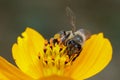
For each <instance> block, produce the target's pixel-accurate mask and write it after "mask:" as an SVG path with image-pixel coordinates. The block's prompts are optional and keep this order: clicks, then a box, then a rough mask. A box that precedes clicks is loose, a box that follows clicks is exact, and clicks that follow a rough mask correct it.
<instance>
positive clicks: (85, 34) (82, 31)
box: [75, 29, 91, 41]
mask: <svg viewBox="0 0 120 80" xmlns="http://www.w3.org/2000/svg"><path fill="white" fill-rule="evenodd" d="M75 33H76V34H79V35H81V36H82V37H83V39H84V41H85V40H87V39H89V38H90V36H91V33H90V32H89V31H88V30H86V29H79V30H77V31H76V32H75Z"/></svg>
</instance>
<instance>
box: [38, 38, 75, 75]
mask: <svg viewBox="0 0 120 80" xmlns="http://www.w3.org/2000/svg"><path fill="white" fill-rule="evenodd" d="M43 52H44V53H43V55H42V56H43V57H42V58H39V59H41V61H42V65H43V68H44V70H43V72H44V75H45V76H49V75H52V74H56V75H63V74H64V71H65V69H67V68H68V67H70V66H71V65H72V62H73V61H74V59H75V58H76V56H77V55H72V56H69V55H68V53H69V51H68V49H67V46H65V45H64V44H63V43H62V42H61V41H60V40H59V39H54V38H51V39H50V41H49V42H48V41H46V42H45V48H44V51H43Z"/></svg>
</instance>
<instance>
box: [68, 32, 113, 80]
mask: <svg viewBox="0 0 120 80" xmlns="http://www.w3.org/2000/svg"><path fill="white" fill-rule="evenodd" d="M111 58H112V46H111V43H110V41H109V40H108V39H106V38H104V37H103V34H102V33H99V34H98V35H93V36H92V37H91V38H90V39H89V40H87V41H86V42H85V45H84V47H83V50H82V52H81V53H80V55H79V57H78V58H77V59H76V60H75V62H74V63H73V65H72V67H71V70H70V71H69V75H70V76H71V77H72V78H74V79H86V78H89V77H91V76H93V75H95V74H97V73H98V72H100V71H101V70H103V69H104V68H105V67H106V66H107V65H108V63H109V62H110V60H111Z"/></svg>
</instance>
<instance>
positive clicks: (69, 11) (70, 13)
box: [66, 7, 76, 33]
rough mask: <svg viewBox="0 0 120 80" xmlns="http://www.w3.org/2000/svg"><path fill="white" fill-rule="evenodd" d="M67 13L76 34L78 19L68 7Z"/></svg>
mask: <svg viewBox="0 0 120 80" xmlns="http://www.w3.org/2000/svg"><path fill="white" fill-rule="evenodd" d="M66 13H67V16H68V17H69V18H70V25H71V26H72V32H73V33H74V32H75V31H76V26H75V20H76V17H75V15H74V13H73V11H72V10H71V9H70V7H66Z"/></svg>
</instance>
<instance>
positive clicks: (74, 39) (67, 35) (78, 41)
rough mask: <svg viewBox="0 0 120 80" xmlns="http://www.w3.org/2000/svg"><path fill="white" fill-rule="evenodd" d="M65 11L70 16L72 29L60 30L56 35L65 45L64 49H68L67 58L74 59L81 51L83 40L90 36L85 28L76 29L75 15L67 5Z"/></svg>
mask: <svg viewBox="0 0 120 80" xmlns="http://www.w3.org/2000/svg"><path fill="white" fill-rule="evenodd" d="M66 11H67V15H68V16H69V17H70V24H71V26H72V30H70V31H60V32H59V33H57V35H59V38H60V41H61V43H62V44H64V45H65V46H66V47H67V49H66V50H67V51H68V52H67V55H68V56H69V58H71V57H72V58H73V60H75V59H76V57H77V56H79V54H80V52H81V51H82V48H83V45H84V43H85V41H86V40H87V39H88V38H89V37H90V32H89V31H87V30H85V29H78V30H76V26H75V16H74V15H73V12H72V10H71V9H70V8H69V7H67V8H66ZM54 40H55V38H54Z"/></svg>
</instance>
